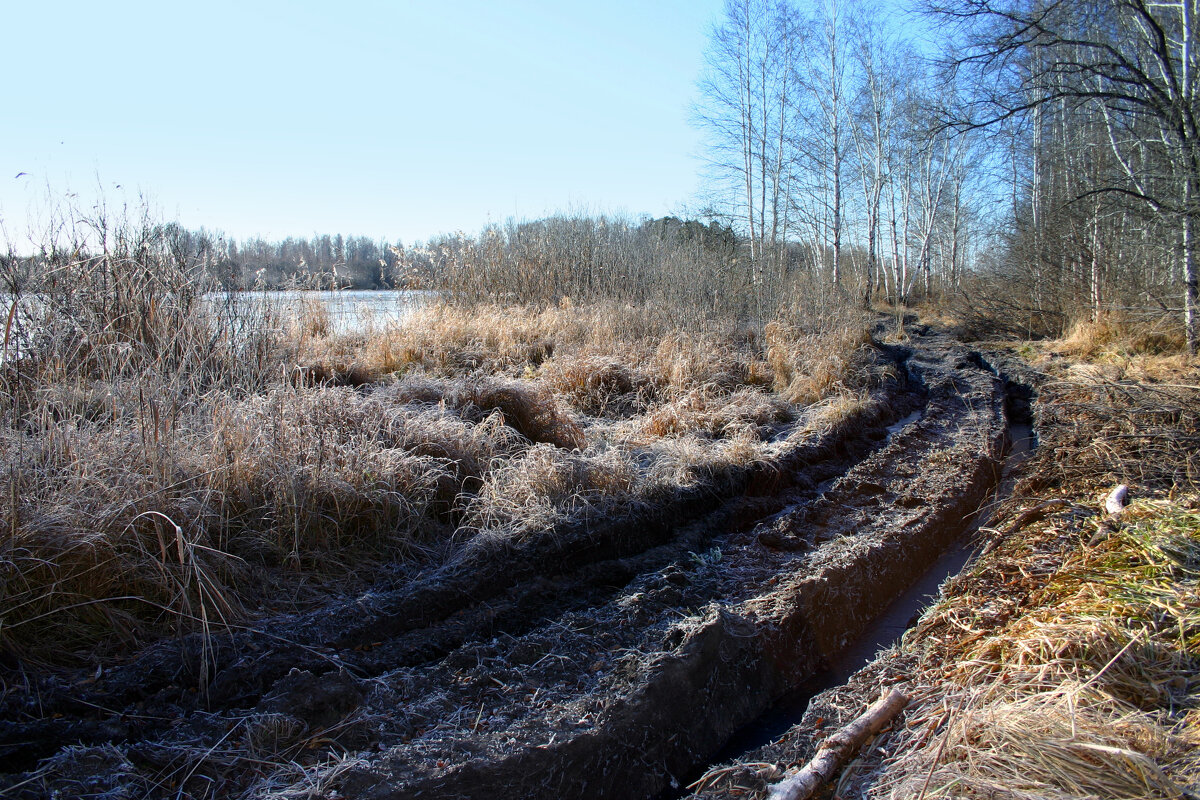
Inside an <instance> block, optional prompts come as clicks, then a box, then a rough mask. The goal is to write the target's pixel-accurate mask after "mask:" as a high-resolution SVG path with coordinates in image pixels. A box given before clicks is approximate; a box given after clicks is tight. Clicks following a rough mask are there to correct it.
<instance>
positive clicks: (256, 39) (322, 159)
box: [0, 0, 722, 243]
mask: <svg viewBox="0 0 1200 800" xmlns="http://www.w3.org/2000/svg"><path fill="white" fill-rule="evenodd" d="M721 7H722V3H721V0H643V1H642V2H635V1H626V0H619V1H616V2H614V1H612V0H606V2H533V1H532V0H530V1H529V2H479V1H478V0H471V1H470V2H454V0H446V2H424V0H422V1H420V2H415V1H414V2H401V1H400V0H396V1H395V2H385V1H384V0H375V1H374V2H372V1H371V0H344V2H340V3H333V2H328V1H326V2H288V3H284V2H256V0H242V1H241V2H225V1H224V0H217V1H216V2H203V3H199V2H197V3H174V2H162V0H159V2H153V3H149V2H146V3H143V2H122V1H121V0H117V1H116V2H110V3H102V2H95V0H92V1H91V2H55V0H38V1H36V2H35V1H34V0H30V2H16V1H15V0H8V1H6V2H5V3H4V5H3V10H2V11H0V22H2V23H3V25H2V28H3V30H4V31H5V33H4V46H3V48H2V49H0V70H2V73H0V74H2V75H3V78H2V79H0V80H2V81H3V84H2V85H3V92H2V94H0V97H2V98H3V106H2V109H3V110H2V114H3V122H2V123H0V222H2V223H3V226H4V229H5V231H6V233H7V235H8V237H9V238H13V237H14V236H15V237H18V238H19V237H20V236H22V235H23V234H24V233H25V230H26V228H28V227H29V225H30V217H31V215H32V217H33V226H34V227H35V228H36V227H37V226H38V225H39V224H40V223H39V222H38V219H39V218H40V217H41V215H42V214H44V208H45V205H46V196H47V189H48V188H49V191H50V192H51V193H53V194H56V195H64V194H66V193H68V192H73V193H77V194H78V196H79V199H80V200H81V201H86V202H89V203H90V202H92V201H93V198H94V197H95V195H96V192H97V187H102V189H103V191H104V194H105V196H106V197H107V199H108V201H109V202H110V204H111V203H119V202H122V201H126V200H129V201H136V198H137V193H138V192H139V191H140V192H142V193H144V194H145V195H147V196H148V197H149V198H150V200H151V201H152V202H153V204H154V205H155V206H156V207H157V208H158V209H160V211H161V215H162V217H164V218H166V219H178V220H179V221H180V222H182V223H183V224H184V225H186V226H188V227H197V228H198V227H200V226H204V227H206V228H208V229H210V230H221V231H224V232H226V233H228V234H230V235H233V236H236V237H239V238H245V237H249V236H254V235H263V236H265V237H267V238H281V237H283V236H287V235H296V236H309V235H312V234H313V233H338V232H340V233H345V234H359V235H367V236H372V237H388V238H390V239H392V240H393V241H394V240H396V239H397V238H399V239H402V240H403V241H405V242H406V243H407V242H412V241H414V240H417V239H425V238H427V237H429V236H431V235H433V234H436V233H439V232H449V231H453V230H460V229H461V230H466V231H468V232H475V231H477V230H479V229H480V228H481V227H482V226H483V225H485V224H486V223H487V222H488V221H489V220H490V221H494V222H502V221H503V220H505V219H506V218H508V217H513V216H515V217H518V218H529V217H538V216H542V215H545V214H547V213H551V212H554V211H558V210H563V211H570V210H586V211H591V212H601V211H603V212H625V213H629V214H633V215H637V214H642V213H646V214H651V215H661V214H664V213H668V212H675V211H679V210H680V209H681V208H682V207H683V206H684V205H685V204H688V203H690V202H692V199H693V197H694V196H695V192H696V190H697V188H698V186H699V178H698V171H699V167H700V164H699V161H698V160H697V155H698V153H699V151H700V137H699V134H698V133H697V132H696V131H695V130H694V129H692V127H691V126H690V125H689V124H688V106H689V104H690V103H691V101H692V100H693V98H694V97H695V94H696V89H695V81H696V79H697V77H698V76H699V73H700V70H701V66H702V59H703V51H704V48H705V45H706V42H707V35H708V31H709V28H710V26H711V24H712V23H713V22H714V21H716V20H717V18H718V16H719V15H720V13H721ZM20 172H25V173H27V174H26V175H24V176H22V177H20V178H16V177H14V176H16V175H17V173H20ZM118 185H119V186H120V187H121V188H117V186H118Z"/></svg>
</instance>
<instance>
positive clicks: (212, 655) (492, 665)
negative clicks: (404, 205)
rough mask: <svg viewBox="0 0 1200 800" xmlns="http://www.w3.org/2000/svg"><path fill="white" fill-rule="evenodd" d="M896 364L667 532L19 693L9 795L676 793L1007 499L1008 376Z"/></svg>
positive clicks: (566, 529)
mask: <svg viewBox="0 0 1200 800" xmlns="http://www.w3.org/2000/svg"><path fill="white" fill-rule="evenodd" d="M879 350H880V357H881V358H888V359H892V360H894V362H895V363H896V364H897V365H898V366H899V367H900V368H899V369H898V370H897V372H898V373H900V374H901V377H900V378H899V379H898V380H896V381H894V382H893V383H892V384H891V385H890V386H888V387H886V388H885V389H882V390H879V391H878V392H876V394H875V395H873V396H872V397H871V398H868V399H867V401H866V402H862V403H860V404H859V405H858V406H857V407H856V408H855V409H854V410H853V411H852V412H851V413H850V414H849V416H848V417H847V418H845V419H843V420H842V421H840V422H839V423H838V424H836V425H833V426H831V427H825V428H815V427H814V426H812V425H811V424H806V420H805V418H804V417H803V416H801V418H800V419H799V420H797V422H796V423H795V424H794V425H793V426H792V427H791V428H789V429H788V430H786V431H783V432H782V433H781V434H780V437H781V443H782V444H783V445H784V446H782V447H781V448H780V449H779V453H780V455H778V457H776V458H773V459H772V460H770V461H768V462H762V463H758V464H755V465H753V466H752V467H750V468H747V469H744V470H739V471H737V472H735V473H732V474H730V475H725V476H722V477H720V478H714V479H712V480H709V481H707V482H704V483H702V484H701V485H699V486H697V487H694V488H692V489H689V490H687V491H685V492H683V493H681V494H680V495H679V496H678V497H675V498H671V499H668V500H664V501H663V502H662V503H661V504H659V505H657V506H655V507H648V508H642V509H639V510H636V511H633V512H630V513H628V514H625V515H623V516H621V517H619V518H614V519H608V520H605V521H603V522H602V523H596V522H594V521H593V522H591V523H590V524H586V525H584V524H576V525H563V526H560V527H558V528H556V529H553V530H546V531H541V532H538V533H535V534H532V535H526V536H524V537H522V538H520V539H516V540H513V539H503V538H499V537H489V538H483V537H480V538H477V539H476V540H472V541H470V542H466V543H464V544H463V545H462V546H461V547H459V548H458V549H457V550H456V551H455V552H454V553H453V554H452V555H450V556H448V557H446V558H445V559H444V560H443V561H442V562H441V563H427V564H424V565H418V566H414V567H412V568H407V569H406V570H404V571H399V570H398V571H397V572H396V573H395V574H394V575H393V576H392V577H390V578H389V579H388V580H386V581H383V582H381V583H379V584H378V585H377V586H375V587H374V588H372V589H371V590H370V591H368V592H365V593H358V594H354V595H351V596H345V597H340V598H337V599H333V600H330V601H329V602H328V603H326V604H325V605H324V606H322V607H321V608H319V609H317V610H315V611H310V612H307V613H304V614H292V615H285V616H279V617H274V618H269V619H263V620H259V621H258V622H257V623H256V624H253V625H249V626H246V627H245V628H243V629H239V630H233V631H222V632H219V633H213V634H212V635H210V636H209V637H203V638H202V637H199V636H190V637H186V638H183V639H181V640H170V641H162V642H158V643H156V644H154V645H152V646H151V647H149V648H147V649H145V650H144V651H142V652H141V653H139V654H137V655H136V656H134V657H132V658H130V659H129V660H128V661H126V662H125V663H124V664H121V665H119V666H114V667H111V668H108V669H105V670H101V671H98V672H95V673H90V674H83V673H72V672H60V673H54V674H46V675H36V676H35V675H31V674H26V673H24V672H21V671H19V670H10V669H9V668H7V667H4V668H3V669H4V670H5V672H4V673H3V674H2V675H0V677H2V679H3V681H4V687H3V688H4V692H3V695H2V697H0V794H3V795H5V796H12V797H26V796H28V797H39V796H46V795H50V794H53V793H54V792H58V793H59V796H64V797H65V796H88V795H92V796H104V797H111V798H121V797H130V798H132V797H177V796H185V797H186V796H194V797H206V796H207V797H213V796H222V797H224V796H247V797H330V798H334V797H355V798H380V799H382V798H401V797H416V796H430V797H434V796H436V797H438V798H485V797H486V798H528V797H544V796H555V797H559V798H569V797H575V798H604V797H621V798H638V797H644V798H649V797H655V796H657V795H659V794H660V793H662V792H664V791H671V790H672V788H673V787H678V786H679V783H680V781H681V779H682V778H683V776H685V775H689V774H693V773H694V772H695V770H696V769H697V767H698V766H699V765H703V764H704V763H705V762H706V761H707V760H708V759H710V758H711V757H712V756H713V754H714V753H715V752H716V751H718V750H719V749H720V748H721V746H722V745H723V744H724V743H725V742H726V741H727V739H728V738H729V737H730V735H731V734H732V733H733V732H734V731H736V730H737V729H739V728H740V727H742V726H744V725H746V724H747V723H748V722H750V721H752V720H754V719H755V718H756V717H758V716H759V715H761V714H762V713H763V711H764V710H765V709H767V708H768V707H769V706H770V704H771V703H773V702H774V701H775V700H776V699H777V698H779V697H780V696H781V695H783V694H785V693H787V692H789V691H791V690H793V689H794V688H795V687H797V686H798V685H800V684H801V683H802V682H804V681H805V679H807V678H808V677H810V676H811V675H813V674H814V673H816V672H818V671H820V670H821V669H822V668H823V667H824V666H825V665H826V664H827V663H828V661H829V660H830V659H831V658H833V657H834V656H835V655H836V654H837V653H838V652H839V651H840V650H841V649H842V648H844V647H845V646H846V644H847V643H848V642H850V641H852V640H853V639H854V638H855V637H856V636H857V635H858V634H859V633H860V632H861V631H862V630H863V628H864V627H865V626H866V625H867V624H868V623H869V622H870V621H871V620H872V618H873V617H875V616H876V615H877V614H878V613H879V612H880V610H881V609H883V608H884V607H885V606H886V605H887V604H888V603H889V602H890V601H891V600H892V599H893V598H894V597H895V596H896V595H897V594H898V593H900V592H901V591H902V590H903V589H904V588H905V587H907V586H908V585H909V584H910V583H911V582H912V581H913V580H914V579H916V578H917V577H918V576H920V575H921V574H922V573H923V572H924V571H925V569H927V568H928V566H929V565H930V564H931V563H933V562H934V561H935V560H936V559H937V558H938V556H939V555H940V554H941V552H942V551H943V550H944V549H945V548H946V547H947V546H948V545H949V544H950V543H951V542H952V541H953V540H954V539H955V538H956V537H957V536H958V535H959V534H961V533H962V531H964V530H965V529H966V528H967V527H968V526H969V525H970V524H971V520H972V516H973V515H974V514H975V512H976V511H977V509H978V508H979V507H980V505H981V503H983V501H984V500H985V498H986V497H987V495H988V493H989V492H991V491H992V490H993V489H994V488H995V486H996V483H997V480H998V476H999V473H1000V465H1001V463H1002V458H1003V454H1004V450H1005V447H1006V437H1007V435H1008V426H1009V417H1010V416H1012V415H1013V414H1019V413H1020V409H1019V405H1020V402H1021V400H1020V397H1021V392H1020V391H1019V390H1018V389H1019V386H1018V385H1017V384H1016V383H1014V382H1013V381H1006V379H1005V375H1004V369H1003V365H1000V366H999V367H997V365H996V364H994V363H992V362H989V361H988V360H986V359H985V358H984V357H983V356H981V355H980V354H979V353H977V352H974V351H972V350H970V349H969V348H967V347H964V346H963V345H961V344H958V343H956V342H954V341H952V340H951V339H949V338H947V337H944V336H941V335H939V334H936V333H932V332H924V334H923V335H913V336H912V337H911V338H910V340H909V341H907V342H905V343H903V344H895V345H880V346H879ZM1014 398H1016V399H1015V400H1014ZM1014 403H1015V405H1014ZM809 422H811V421H809Z"/></svg>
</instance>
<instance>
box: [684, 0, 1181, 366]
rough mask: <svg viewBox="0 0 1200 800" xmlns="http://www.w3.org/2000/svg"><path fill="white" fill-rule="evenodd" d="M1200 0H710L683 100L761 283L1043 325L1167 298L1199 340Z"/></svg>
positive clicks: (1040, 328)
mask: <svg viewBox="0 0 1200 800" xmlns="http://www.w3.org/2000/svg"><path fill="white" fill-rule="evenodd" d="M1197 3H1198V0H1176V2H1170V1H1169V0H1168V1H1165V2H1155V3H1145V2H1138V1H1137V0H945V1H942V0H928V2H926V4H925V6H924V7H923V12H924V14H925V17H924V20H925V22H926V23H927V24H929V25H931V26H932V29H933V30H935V31H936V40H935V41H936V46H930V45H928V44H926V45H920V46H919V45H918V44H917V43H916V40H915V38H914V37H913V36H911V35H909V34H907V33H906V31H907V30H910V29H911V27H912V25H913V23H912V20H911V19H910V20H908V21H907V22H904V21H899V20H898V19H897V17H895V16H889V14H888V10H887V7H886V5H883V4H875V3H866V2H854V0H814V1H813V2H798V1H797V0H727V2H726V5H725V10H724V15H723V17H722V19H721V21H720V22H719V23H717V24H716V25H715V26H714V28H713V30H712V34H711V38H710V43H709V48H708V51H707V54H706V70H705V74H704V77H703V79H702V82H701V89H702V91H701V99H700V101H699V102H698V103H697V106H696V111H695V116H696V120H697V122H698V124H699V125H700V126H701V127H702V129H703V130H704V131H705V132H706V134H707V143H708V149H707V153H708V159H709V167H710V175H711V178H712V183H711V185H712V188H713V197H714V203H715V204H716V205H718V207H720V208H723V209H725V210H726V211H727V213H728V214H729V216H730V219H731V221H732V222H733V223H734V225H735V227H736V228H737V230H738V231H739V233H741V234H742V235H743V236H744V237H745V238H746V240H747V247H748V251H749V253H748V256H749V259H750V261H751V265H752V270H753V272H754V282H755V285H756V286H762V287H765V286H768V285H770V283H772V282H773V281H777V280H780V279H781V278H783V277H784V276H785V275H786V272H787V270H788V269H790V268H792V264H791V259H790V257H789V254H790V253H792V252H793V250H794V247H795V245H796V244H797V243H800V244H802V245H803V249H804V252H805V253H806V254H807V256H808V258H809V262H808V263H805V264H802V266H803V267H805V268H807V269H809V270H810V271H812V272H813V273H814V274H819V275H821V276H823V278H824V280H825V281H826V282H827V283H828V284H829V285H831V286H832V287H835V288H836V289H837V290H838V291H841V292H844V293H847V294H848V295H851V296H853V297H857V298H858V300H860V301H861V302H862V303H863V304H865V305H869V304H870V303H871V302H872V300H873V299H884V300H886V301H889V302H894V303H908V302H910V301H912V300H913V299H915V298H938V297H946V296H953V297H955V298H957V299H959V300H961V301H963V302H964V303H966V305H967V306H968V307H969V308H970V310H972V311H973V312H974V313H977V314H980V315H983V316H987V317H989V319H990V320H991V321H993V322H996V323H1000V324H1002V325H1010V326H1012V327H1014V328H1020V329H1022V330H1024V331H1025V332H1029V333H1054V332H1057V331H1061V330H1062V328H1063V327H1064V326H1065V325H1066V324H1068V323H1069V322H1071V321H1073V320H1074V319H1076V318H1078V317H1079V316H1080V315H1086V314H1091V315H1093V316H1094V315H1097V314H1101V313H1104V312H1105V311H1106V310H1107V309H1132V310H1142V309H1158V310H1159V311H1171V312H1178V318H1179V319H1180V320H1181V325H1182V326H1183V327H1184V328H1185V330H1186V334H1187V340H1188V342H1189V344H1190V346H1191V347H1192V348H1193V349H1195V347H1196V343H1197V338H1198V336H1200V330H1198V320H1197V312H1196V307H1197V300H1196V267H1195V248H1196V236H1197V230H1196V216H1197V213H1198V211H1197V208H1198V203H1200V200H1198V197H1200V152H1198V150H1197V139H1198V129H1197V117H1198V110H1200V109H1198V106H1197V94H1196V91H1197V81H1198V80H1200V60H1198V59H1200V43H1198V42H1197V33H1196V30H1197V29H1196V18H1197Z"/></svg>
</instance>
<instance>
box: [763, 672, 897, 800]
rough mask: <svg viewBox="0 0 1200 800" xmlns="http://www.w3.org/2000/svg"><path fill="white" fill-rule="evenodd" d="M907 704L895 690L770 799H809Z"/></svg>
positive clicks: (838, 735) (833, 738) (823, 746)
mask: <svg viewBox="0 0 1200 800" xmlns="http://www.w3.org/2000/svg"><path fill="white" fill-rule="evenodd" d="M906 705H908V697H907V696H906V695H904V694H903V693H902V692H900V691H898V690H896V689H893V690H891V691H890V692H888V693H887V695H885V696H884V697H881V698H880V699H878V700H876V701H875V703H874V704H872V706H871V707H870V708H868V709H867V710H866V712H865V713H864V714H863V715H862V716H860V717H859V718H858V719H856V720H854V721H853V722H851V723H850V724H849V725H847V726H846V727H844V728H842V729H841V730H839V731H838V732H837V733H835V734H833V735H832V736H830V737H829V738H828V739H826V740H825V741H824V742H822V743H821V746H820V747H819V748H817V754H816V755H815V756H813V759H812V760H811V761H809V762H808V763H807V764H805V765H804V768H803V769H801V770H800V771H799V772H797V773H796V774H795V775H793V776H791V777H790V778H787V779H785V780H783V781H780V782H779V783H777V784H775V785H774V786H772V787H771V794H770V800H806V798H809V797H812V796H813V794H815V793H816V791H817V790H818V789H820V788H821V787H822V786H824V785H825V784H826V783H828V782H829V781H830V779H832V778H833V776H834V774H835V773H836V772H837V771H838V770H839V769H841V767H842V766H843V765H844V764H845V763H846V762H847V761H849V760H850V758H851V757H852V756H853V755H854V754H855V753H857V752H858V749H859V748H860V747H862V746H863V743H864V742H865V741H866V740H867V738H868V737H870V736H873V735H875V734H877V733H879V731H881V730H883V728H884V726H885V725H887V724H888V723H889V722H891V721H892V719H893V718H894V717H895V716H896V715H897V714H899V713H900V711H901V710H902V709H903V708H904V707H905V706H906Z"/></svg>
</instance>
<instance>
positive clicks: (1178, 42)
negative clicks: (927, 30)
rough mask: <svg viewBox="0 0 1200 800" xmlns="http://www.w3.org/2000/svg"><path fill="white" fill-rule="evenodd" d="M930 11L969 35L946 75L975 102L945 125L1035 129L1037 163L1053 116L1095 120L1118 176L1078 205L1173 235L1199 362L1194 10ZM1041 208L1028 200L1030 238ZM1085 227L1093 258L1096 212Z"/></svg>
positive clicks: (1090, 2)
mask: <svg viewBox="0 0 1200 800" xmlns="http://www.w3.org/2000/svg"><path fill="white" fill-rule="evenodd" d="M928 7H929V10H930V11H931V12H933V13H935V14H937V15H939V16H940V17H941V18H943V19H944V20H951V21H954V22H957V23H959V24H960V25H961V26H962V27H963V29H964V32H965V35H966V39H965V46H964V49H963V50H962V52H961V53H959V54H957V55H956V56H955V57H953V58H952V59H950V60H949V61H948V65H949V66H950V67H951V69H953V70H954V71H956V72H957V73H958V74H960V75H963V76H966V77H968V78H969V79H971V80H972V81H973V89H974V91H973V92H972V93H971V96H970V100H969V102H968V104H966V105H965V106H964V107H962V108H961V109H960V112H959V113H957V114H955V115H954V117H953V118H952V120H951V121H952V122H953V124H955V125H957V126H958V127H960V128H972V127H980V126H993V125H1000V124H1004V123H1006V122H1010V121H1014V120H1021V119H1028V118H1032V119H1033V120H1034V127H1035V141H1034V149H1035V152H1039V153H1040V152H1041V149H1040V148H1039V146H1038V145H1039V141H1038V140H1039V139H1040V137H1041V136H1042V135H1044V130H1043V129H1040V128H1041V126H1042V124H1043V122H1044V119H1043V117H1044V115H1046V114H1049V113H1050V112H1051V111H1057V113H1059V114H1063V115H1070V116H1071V117H1072V118H1073V119H1077V120H1085V121H1086V120H1097V119H1098V120H1101V121H1102V123H1103V130H1104V131H1105V133H1106V138H1107V140H1108V142H1107V143H1108V148H1109V150H1110V152H1111V154H1112V158H1113V162H1114V163H1113V167H1114V168H1111V169H1104V170H1097V174H1096V175H1095V176H1094V177H1091V176H1089V180H1088V182H1087V185H1086V186H1084V187H1081V190H1080V191H1078V197H1077V198H1075V199H1077V200H1088V199H1090V198H1091V197H1092V196H1093V195H1109V196H1115V197H1120V198H1124V199H1126V200H1129V201H1132V202H1133V203H1134V204H1136V206H1137V207H1139V208H1140V209H1141V210H1143V211H1145V212H1148V213H1147V220H1146V223H1145V224H1146V225H1147V226H1148V228H1147V230H1149V229H1150V228H1158V227H1161V228H1164V229H1170V230H1173V231H1174V236H1175V240H1176V253H1177V256H1176V263H1177V268H1176V275H1177V280H1178V281H1179V283H1180V284H1181V285H1182V288H1183V291H1182V295H1183V317H1184V326H1185V330H1186V336H1187V343H1188V348H1189V349H1190V350H1191V351H1192V352H1196V350H1197V347H1198V346H1200V314H1198V291H1197V271H1196V270H1197V265H1196V259H1197V256H1196V247H1197V245H1196V237H1197V233H1198V231H1197V228H1196V218H1197V216H1198V215H1200V95H1198V93H1197V92H1198V88H1197V87H1198V82H1200V41H1198V34H1197V24H1198V21H1200V20H1198V15H1200V0H1174V1H1172V0H1160V1H1159V2H1143V0H936V1H935V2H931V3H930V4H929V6H928ZM1037 172H1038V170H1036V169H1035V174H1036V173H1037ZM1041 198H1042V194H1041V193H1040V192H1039V193H1037V194H1035V196H1034V198H1033V211H1034V214H1035V219H1034V221H1033V223H1034V229H1035V230H1038V231H1040V230H1041V229H1042V220H1041V219H1038V218H1037V215H1040V214H1042V213H1044V209H1042V208H1041V207H1040V205H1039V203H1038V201H1039V200H1040V199H1041ZM1094 207H1095V206H1094V205H1093V208H1094ZM1091 227H1092V237H1091V238H1092V240H1093V246H1095V247H1098V246H1099V243H1100V241H1101V238H1102V236H1101V230H1100V221H1099V211H1097V212H1096V217H1095V219H1094V220H1093V221H1092V225H1091ZM1098 276H1099V275H1098V264H1097V272H1096V275H1095V277H1098Z"/></svg>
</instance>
